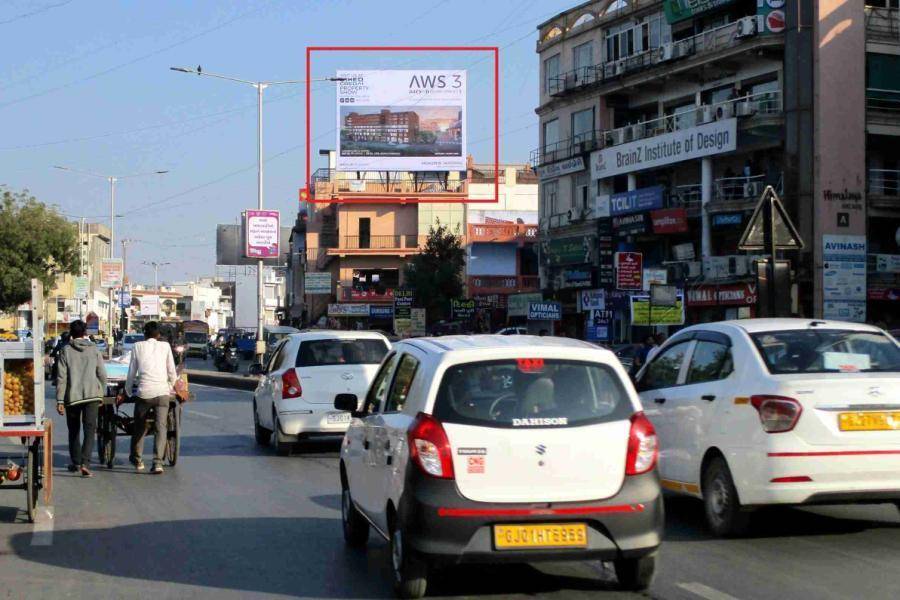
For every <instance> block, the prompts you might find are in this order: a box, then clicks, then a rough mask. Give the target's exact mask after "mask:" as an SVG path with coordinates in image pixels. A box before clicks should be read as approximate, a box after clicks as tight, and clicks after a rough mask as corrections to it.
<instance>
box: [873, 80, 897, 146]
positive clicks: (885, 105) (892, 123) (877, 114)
mask: <svg viewBox="0 0 900 600" xmlns="http://www.w3.org/2000/svg"><path fill="white" fill-rule="evenodd" d="M866 130H867V131H868V132H869V133H875V134H880V135H900V91H897V90H884V89H879V88H867V89H866Z"/></svg>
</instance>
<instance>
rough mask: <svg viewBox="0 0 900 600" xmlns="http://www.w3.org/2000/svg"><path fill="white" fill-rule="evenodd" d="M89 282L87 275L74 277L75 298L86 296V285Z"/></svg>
mask: <svg viewBox="0 0 900 600" xmlns="http://www.w3.org/2000/svg"><path fill="white" fill-rule="evenodd" d="M89 285H90V282H89V281H88V278H87V277H82V276H78V277H76V278H75V297H76V298H82V299H83V298H87V297H88V287H89Z"/></svg>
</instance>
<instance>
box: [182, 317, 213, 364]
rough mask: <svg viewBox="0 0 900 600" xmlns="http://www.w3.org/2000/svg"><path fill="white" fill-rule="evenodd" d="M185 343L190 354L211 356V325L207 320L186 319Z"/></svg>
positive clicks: (204, 358)
mask: <svg viewBox="0 0 900 600" xmlns="http://www.w3.org/2000/svg"><path fill="white" fill-rule="evenodd" d="M184 343H185V347H186V351H187V355H188V356H199V357H201V358H202V359H203V360H206V359H208V358H209V325H207V324H206V322H205V321H185V323H184Z"/></svg>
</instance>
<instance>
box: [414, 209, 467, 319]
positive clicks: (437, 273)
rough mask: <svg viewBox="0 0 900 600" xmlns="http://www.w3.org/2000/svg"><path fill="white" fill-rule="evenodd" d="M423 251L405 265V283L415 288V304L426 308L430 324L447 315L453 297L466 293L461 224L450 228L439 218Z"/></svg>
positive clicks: (429, 234)
mask: <svg viewBox="0 0 900 600" xmlns="http://www.w3.org/2000/svg"><path fill="white" fill-rule="evenodd" d="M436 224H437V225H436V226H432V227H431V229H430V230H429V231H428V239H427V241H426V242H425V246H424V248H423V249H422V252H421V253H420V254H417V255H416V256H414V257H413V259H412V261H410V263H409V264H408V265H407V266H406V286H407V287H409V288H412V289H413V290H414V291H415V294H416V297H415V303H416V306H418V307H420V308H424V309H426V317H427V319H428V322H429V323H434V322H435V321H437V320H440V319H443V318H445V317H446V315H447V314H448V311H449V308H450V300H451V299H452V298H461V297H462V295H463V281H462V272H463V268H464V266H465V257H466V252H465V250H464V249H463V247H462V238H461V236H460V234H459V227H457V230H456V232H452V231H450V228H449V227H448V226H447V225H442V224H441V223H440V221H436Z"/></svg>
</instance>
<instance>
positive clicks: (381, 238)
mask: <svg viewBox="0 0 900 600" xmlns="http://www.w3.org/2000/svg"><path fill="white" fill-rule="evenodd" d="M418 246H419V236H418V235H416V234H406V235H369V236H364V235H363V236H360V235H345V236H341V245H340V248H341V249H342V250H403V249H408V248H418Z"/></svg>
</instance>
